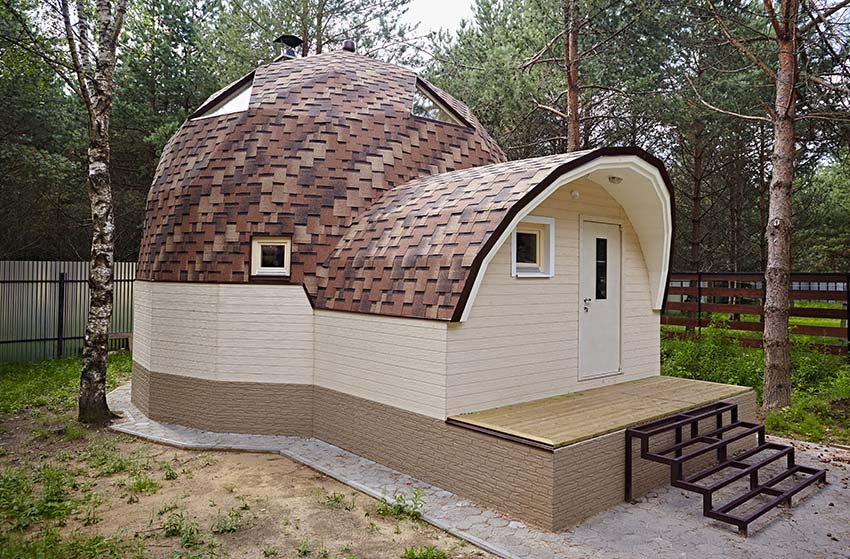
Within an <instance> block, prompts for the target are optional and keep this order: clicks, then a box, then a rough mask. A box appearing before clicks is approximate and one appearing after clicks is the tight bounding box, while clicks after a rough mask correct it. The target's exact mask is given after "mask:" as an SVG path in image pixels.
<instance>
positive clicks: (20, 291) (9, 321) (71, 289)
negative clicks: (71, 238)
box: [0, 260, 136, 362]
mask: <svg viewBox="0 0 850 559" xmlns="http://www.w3.org/2000/svg"><path fill="white" fill-rule="evenodd" d="M88 275H89V263H88V262H38V261H11V260H4V261H0V362H6V361H33V360H38V359H46V358H49V357H67V356H71V355H78V354H79V353H80V351H81V350H82V346H83V337H84V335H85V330H86V317H87V314H88V305H89V288H88ZM135 275H136V263H135V262H116V263H115V295H114V302H113V314H112V322H111V323H110V338H111V339H110V342H109V343H110V349H120V348H126V347H129V344H130V334H131V332H132V329H133V278H134V277H135Z"/></svg>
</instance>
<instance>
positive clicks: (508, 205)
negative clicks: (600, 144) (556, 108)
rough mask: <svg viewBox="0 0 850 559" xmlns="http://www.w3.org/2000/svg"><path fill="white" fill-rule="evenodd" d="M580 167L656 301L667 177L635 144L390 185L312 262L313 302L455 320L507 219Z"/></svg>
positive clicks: (666, 251) (669, 209) (666, 240)
mask: <svg viewBox="0 0 850 559" xmlns="http://www.w3.org/2000/svg"><path fill="white" fill-rule="evenodd" d="M611 176H616V177H618V178H622V179H623V180H622V181H620V182H617V181H616V180H614V181H611V180H608V177H611ZM583 177H586V178H588V179H590V180H592V181H594V182H596V183H597V184H599V186H600V188H604V189H605V190H606V191H607V192H608V193H609V194H610V195H611V196H612V197H613V198H614V199H615V200H617V202H618V203H619V204H620V205H621V206H622V207H623V209H624V211H625V212H626V215H627V216H628V218H629V221H630V222H631V223H632V226H633V227H634V229H635V232H636V234H637V236H638V239H639V241H640V245H641V250H642V251H643V254H644V258H645V260H646V266H647V270H648V273H649V276H650V277H649V280H650V291H651V293H650V296H651V301H652V306H653V308H655V309H660V308H661V305H662V304H663V302H664V297H665V294H666V285H667V276H668V272H669V258H670V249H671V243H672V238H673V199H672V197H673V195H672V186H671V185H670V181H669V178H668V176H667V173H666V171H665V170H664V167H663V164H662V163H661V162H660V161H659V160H658V159H656V158H655V157H653V156H651V155H649V154H648V153H646V152H645V151H643V150H641V149H638V148H603V149H596V150H589V151H580V152H573V153H569V154H562V155H553V156H547V157H540V158H535V159H525V160H521V161H511V162H508V163H499V164H493V165H485V166H482V167H475V168H472V169H466V170H462V171H454V172H450V173H442V174H439V175H435V176H431V177H427V178H422V179H417V180H413V181H410V182H409V183H407V184H404V185H401V186H399V187H396V188H395V189H392V190H391V191H389V192H387V193H386V194H385V195H384V196H383V197H382V198H381V199H379V200H378V201H377V202H376V203H375V204H374V205H373V206H372V207H371V208H369V209H368V210H366V212H364V213H363V214H362V215H361V216H360V217H359V218H358V219H357V220H355V221H354V223H352V225H351V227H350V228H349V229H348V231H347V233H346V234H345V235H344V236H343V237H342V239H341V240H340V241H339V242H338V244H337V246H336V247H335V248H334V250H333V251H332V252H331V254H330V256H329V258H328V259H327V260H326V261H325V263H324V266H323V267H322V268H321V269H320V270H319V271H318V275H319V288H318V292H317V297H316V299H315V305H316V308H322V309H329V310H339V311H352V312H364V313H373V314H382V315H391V316H402V317H412V318H425V319H436V320H446V321H455V322H458V321H464V320H466V318H467V317H468V314H469V311H470V309H471V308H472V303H473V301H474V299H475V295H476V293H477V291H478V287H479V285H480V283H481V280H482V278H483V277H484V273H485V271H486V269H487V266H488V264H489V262H490V259H491V258H492V257H493V255H494V254H495V253H496V252H497V251H498V249H499V248H500V247H501V246H502V244H503V243H505V242H506V241H507V240H508V239H509V237H510V232H511V230H512V229H513V228H514V227H515V225H516V224H517V223H518V222H519V221H520V220H522V219H523V218H524V217H525V216H526V215H528V214H529V213H530V212H532V211H533V210H534V208H536V207H537V206H538V205H540V204H541V203H542V202H543V201H544V200H545V199H546V198H547V197H548V196H549V195H551V194H552V193H553V192H555V191H556V190H557V189H558V188H560V187H561V186H563V185H565V184H567V183H569V182H571V181H573V180H576V179H578V178H583Z"/></svg>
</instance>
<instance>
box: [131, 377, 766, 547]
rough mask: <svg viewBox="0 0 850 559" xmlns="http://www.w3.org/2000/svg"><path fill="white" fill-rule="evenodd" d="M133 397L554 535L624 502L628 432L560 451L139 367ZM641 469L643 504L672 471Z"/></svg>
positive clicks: (282, 391)
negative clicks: (369, 464)
mask: <svg viewBox="0 0 850 559" xmlns="http://www.w3.org/2000/svg"><path fill="white" fill-rule="evenodd" d="M132 397H133V403H134V404H135V405H136V406H137V407H138V408H139V409H140V410H142V411H143V412H144V413H145V414H146V415H147V416H148V417H150V418H152V419H156V420H158V421H165V422H171V423H178V424H181V425H187V426H190V427H195V428H198V429H203V430H207V431H217V432H239V433H258V434H275V435H295V436H314V437H316V438H319V439H322V440H324V441H327V442H329V443H331V444H334V445H336V446H339V447H341V448H344V449H345V450H348V451H351V452H354V453H355V454H359V455H361V456H363V457H365V458H369V459H370V460H374V461H376V462H379V463H381V464H384V465H386V466H389V467H391V468H393V469H396V470H399V471H401V472H404V473H406V474H409V475H412V476H414V477H417V478H419V479H422V480H424V481H427V482H429V483H432V484H434V485H437V486H439V487H442V488H444V489H447V490H449V491H452V492H454V493H457V494H458V495H461V496H463V497H466V498H469V499H471V500H473V501H475V502H477V503H480V504H482V505H485V506H488V507H491V508H494V509H496V510H499V511H501V512H503V513H506V514H508V515H510V516H513V517H516V518H517V519H519V520H522V521H524V522H527V523H529V524H533V525H535V526H538V527H541V528H544V529H547V530H552V531H560V530H563V529H566V528H569V527H570V526H573V525H575V524H577V523H579V522H581V521H583V520H585V519H587V518H588V517H590V516H593V515H594V514H597V513H599V512H602V511H604V510H606V509H608V508H610V507H612V506H614V505H617V504H619V503H621V502H622V501H623V493H624V476H625V435H624V431H623V430H619V431H615V432H613V433H608V434H605V435H601V436H598V437H594V438H591V439H588V440H584V441H581V442H578V443H575V444H571V445H567V446H564V447H560V448H558V449H556V450H552V449H546V448H540V447H537V446H531V445H528V444H525V443H522V442H517V441H513V440H509V439H506V438H501V437H499V436H494V435H491V434H486V433H481V432H477V431H473V430H470V429H467V428H464V427H460V426H456V425H449V424H447V423H446V422H444V421H442V420H439V419H436V418H433V417H428V416H425V415H421V414H417V413H413V412H410V411H405V410H402V409H400V408H396V407H393V406H389V405H386V404H380V403H377V402H373V401H370V400H366V399H363V398H358V397H356V396H351V395H349V394H345V393H342V392H338V391H335V390H330V389H327V388H323V387H319V386H315V387H314V386H312V385H303V384H271V383H267V384H263V383H251V382H226V381H213V380H205V379H198V378H191V377H185V376H179V375H171V374H164V373H157V372H151V371H148V370H146V369H144V368H143V367H141V366H140V365H138V364H137V363H134V366H133V396H132ZM727 400H728V401H732V402H735V403H737V404H738V409H739V417H740V419H742V420H754V419H755V395H754V394H753V392H746V393H743V394H740V395H737V396H734V397H732V398H728V399H727ZM662 443H663V441H662ZM633 464H634V495H635V496H640V495H643V494H645V493H647V492H648V491H650V490H652V489H654V488H656V487H659V486H661V485H664V484H666V483H667V482H668V478H669V468H666V467H665V466H663V465H661V464H656V463H652V462H648V461H646V460H642V459H640V456H639V449H638V445H637V443H636V444H635V445H634V448H633Z"/></svg>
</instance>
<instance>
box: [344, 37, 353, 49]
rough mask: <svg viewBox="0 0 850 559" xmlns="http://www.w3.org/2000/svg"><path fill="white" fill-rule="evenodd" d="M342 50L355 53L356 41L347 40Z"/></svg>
mask: <svg viewBox="0 0 850 559" xmlns="http://www.w3.org/2000/svg"><path fill="white" fill-rule="evenodd" d="M342 50H347V51H348V52H354V41H352V40H351V39H346V40H345V41H343V43H342Z"/></svg>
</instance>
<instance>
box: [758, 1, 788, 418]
mask: <svg viewBox="0 0 850 559" xmlns="http://www.w3.org/2000/svg"><path fill="white" fill-rule="evenodd" d="M787 1H788V2H790V3H791V4H792V5H793V6H794V7H793V8H786V6H785V2H783V8H784V9H783V13H790V14H793V15H792V17H790V18H788V19H786V20H785V21H784V22H783V27H784V31H785V33H782V34H780V35H779V36H777V44H778V46H779V60H778V62H779V64H778V68H777V71H776V103H775V107H774V111H775V114H774V119H773V134H774V142H773V154H772V157H771V162H772V164H773V172H772V175H771V179H770V200H769V207H768V218H767V231H766V238H767V268H766V271H765V281H766V295H765V301H764V395H763V400H762V405H763V407H764V408H765V409H767V410H775V409H779V408H782V407H785V406H788V405H789V404H790V403H791V360H790V355H789V339H788V301H789V295H790V293H789V292H790V288H791V185H792V183H793V181H794V160H795V150H796V135H795V130H794V119H795V116H796V114H795V104H796V89H795V80H796V74H797V53H796V48H795V44H794V43H795V40H794V39H795V36H796V17H795V16H796V13H797V7H796V1H795V0H787Z"/></svg>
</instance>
